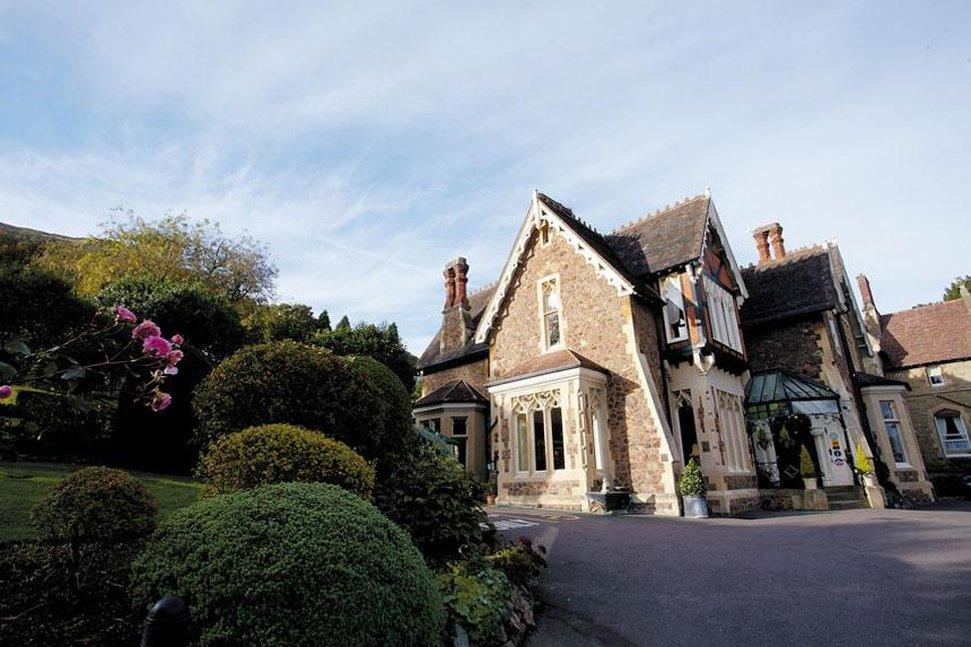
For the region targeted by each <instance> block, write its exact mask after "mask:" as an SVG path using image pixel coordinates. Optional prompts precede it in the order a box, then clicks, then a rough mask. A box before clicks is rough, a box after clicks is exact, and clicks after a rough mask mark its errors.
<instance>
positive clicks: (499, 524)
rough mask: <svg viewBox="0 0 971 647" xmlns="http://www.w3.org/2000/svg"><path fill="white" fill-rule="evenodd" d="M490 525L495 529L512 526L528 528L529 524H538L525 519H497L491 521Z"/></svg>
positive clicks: (505, 528)
mask: <svg viewBox="0 0 971 647" xmlns="http://www.w3.org/2000/svg"><path fill="white" fill-rule="evenodd" d="M492 525H494V526H495V527H496V530H511V529H513V528H529V527H530V526H538V525H539V524H538V523H536V522H534V521H527V520H525V519H515V518H514V519H497V520H495V521H493V522H492Z"/></svg>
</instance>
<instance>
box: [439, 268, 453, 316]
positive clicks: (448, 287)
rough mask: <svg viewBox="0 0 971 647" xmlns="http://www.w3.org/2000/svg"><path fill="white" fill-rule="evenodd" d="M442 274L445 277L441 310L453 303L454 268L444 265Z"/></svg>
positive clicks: (446, 308)
mask: <svg viewBox="0 0 971 647" xmlns="http://www.w3.org/2000/svg"><path fill="white" fill-rule="evenodd" d="M442 275H443V276H444V277H445V305H444V306H443V307H442V310H448V309H449V308H451V307H452V306H453V305H455V270H454V269H453V268H452V267H451V266H450V265H446V266H445V270H444V271H443V272H442Z"/></svg>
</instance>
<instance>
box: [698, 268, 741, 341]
mask: <svg viewBox="0 0 971 647" xmlns="http://www.w3.org/2000/svg"><path fill="white" fill-rule="evenodd" d="M704 285H705V296H706V297H707V300H708V318H709V320H710V321H711V336H712V337H713V338H714V339H715V341H717V342H719V343H721V344H724V345H725V346H728V347H729V348H731V349H732V350H736V351H738V352H740V353H741V352H742V335H741V332H739V328H738V316H737V314H736V312H735V297H734V296H732V293H731V292H729V291H728V290H726V289H725V288H723V287H722V286H721V285H719V284H718V283H716V282H715V281H713V280H711V278H709V277H708V276H707V275H705V276H704Z"/></svg>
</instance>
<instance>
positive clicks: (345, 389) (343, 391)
mask: <svg viewBox="0 0 971 647" xmlns="http://www.w3.org/2000/svg"><path fill="white" fill-rule="evenodd" d="M194 406H195V409H196V414H197V416H198V418H199V426H198V427H197V429H196V444H197V446H198V447H200V448H204V447H207V446H208V445H209V444H210V443H212V442H213V441H215V440H216V439H218V438H220V437H221V436H225V435H227V434H231V433H233V432H236V431H241V430H243V429H245V428H246V427H251V426H254V425H260V424H268V423H274V422H285V423H290V424H294V425H299V426H301V427H306V428H307V429H314V430H317V431H322V432H324V433H325V434H327V436H329V437H331V438H335V439H337V440H340V441H342V442H345V443H347V444H348V445H350V446H351V447H352V448H354V449H355V450H357V451H358V452H360V453H361V454H362V455H363V456H365V457H366V458H373V457H374V456H375V455H377V453H378V451H379V449H380V445H379V442H378V439H379V438H380V436H381V431H382V430H381V426H380V425H381V423H380V417H379V416H380V414H379V411H380V406H379V403H378V402H377V401H376V400H375V396H374V392H373V391H372V389H371V387H370V386H369V385H368V384H367V382H366V381H365V380H364V378H362V377H361V376H360V374H359V373H358V372H357V371H355V370H354V369H353V368H351V365H350V363H349V362H348V361H347V360H346V359H344V358H343V357H339V356H337V355H334V354H333V353H331V352H329V351H326V350H324V349H320V348H312V347H310V346H306V345H304V344H299V343H297V342H293V341H280V342H273V343H268V344H258V345H255V346H248V347H246V348H243V349H242V350H240V351H238V352H236V353H235V354H233V355H232V356H231V357H229V358H228V359H227V360H225V361H223V362H222V363H221V364H220V365H219V366H217V367H216V369H215V370H213V372H212V373H210V374H209V376H208V377H207V378H206V379H205V380H204V381H203V383H202V384H200V385H199V387H198V388H197V389H196V392H195V402H194Z"/></svg>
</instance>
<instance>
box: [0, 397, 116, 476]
mask: <svg viewBox="0 0 971 647" xmlns="http://www.w3.org/2000/svg"><path fill="white" fill-rule="evenodd" d="M88 404H89V406H87V407H84V406H81V405H80V403H79V401H78V400H77V399H75V398H71V397H68V396H65V395H62V394H60V393H52V392H48V391H37V390H28V389H22V390H20V391H19V392H18V393H17V403H16V407H11V410H10V411H9V412H3V413H2V414H0V415H9V416H10V417H14V418H20V419H21V423H20V424H19V425H17V426H16V427H13V426H11V427H10V442H11V444H12V445H13V446H14V447H15V448H16V451H17V453H18V454H21V455H26V456H29V457H31V458H34V459H50V460H71V459H76V458H82V457H83V458H88V459H93V458H100V457H103V454H104V452H105V450H106V447H107V444H108V441H109V440H110V435H111V429H112V425H111V418H112V414H113V413H114V411H113V407H112V406H111V405H110V404H107V403H104V402H100V401H94V402H89V403H88Z"/></svg>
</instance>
